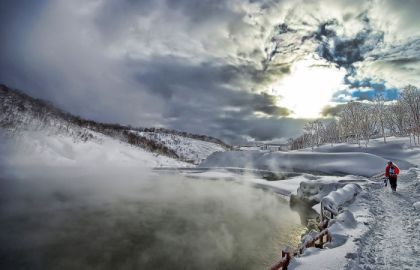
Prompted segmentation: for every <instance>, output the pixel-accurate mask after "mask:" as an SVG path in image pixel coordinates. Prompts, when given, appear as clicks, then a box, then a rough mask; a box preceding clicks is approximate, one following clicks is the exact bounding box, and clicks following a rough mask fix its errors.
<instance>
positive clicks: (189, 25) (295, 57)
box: [0, 0, 420, 142]
mask: <svg viewBox="0 0 420 270" xmlns="http://www.w3.org/2000/svg"><path fill="white" fill-rule="evenodd" d="M419 8H420V2H419V1H409V0H406V1H392V0H372V1H361V0H357V1H350V0H340V1H338V0H334V1H333V0H325V1H307V0H306V1H304V0H301V1H295V0H293V1H292V0H286V1H278V0H265V1H264V0H261V1H256V0H252V1H251V0H249V1H239V0H231V1H228V0H217V1H214V0H211V1H210V0H209V1H198V0H181V1H169V0H166V1H165V0H143V1H129V0H126V1H113V0H88V1H86V0H83V1H82V0H75V1H19V2H16V1H2V2H1V3H0V15H1V16H0V18H1V19H0V20H1V23H0V34H1V36H2V45H1V46H2V48H1V50H0V82H1V83H5V84H7V85H9V86H12V87H16V88H20V89H22V90H24V91H26V92H28V93H29V94H31V95H33V96H36V97H40V98H44V99H48V100H51V101H52V102H54V103H55V104H57V105H58V106H59V107H62V108H64V109H66V110H68V111H70V112H72V113H76V114H79V115H82V116H84V117H88V118H94V119H96V120H101V121H107V122H122V123H126V124H132V125H137V126H165V127H168V128H175V129H180V130H186V131H190V132H196V133H206V134H210V135H214V136H218V137H221V138H223V139H227V140H229V141H231V142H235V141H241V140H244V139H246V140H249V139H251V140H253V139H255V140H274V139H277V140H278V139H280V140H281V139H282V138H283V139H285V138H288V137H290V136H295V135H296V134H297V133H299V132H300V130H301V127H302V125H303V124H304V122H305V119H306V118H314V117H318V116H320V115H325V114H329V113H330V112H332V110H331V109H329V108H333V107H334V104H337V103H343V102H346V101H348V100H353V99H370V97H371V96H373V94H374V93H375V92H378V91H379V92H382V93H385V95H386V96H387V98H388V99H390V100H391V99H393V98H395V96H396V93H397V91H398V89H400V87H402V86H404V85H406V84H409V83H410V84H414V85H420V76H419V75H420V62H419V61H420V54H419V50H420V28H419V27H418V25H419V24H420V17H418V16H417V10H419ZM384 14H386V16H385V15H384Z"/></svg>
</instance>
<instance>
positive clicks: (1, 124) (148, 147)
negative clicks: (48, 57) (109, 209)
mask: <svg viewBox="0 0 420 270" xmlns="http://www.w3.org/2000/svg"><path fill="white" fill-rule="evenodd" d="M0 112H1V114H0V132H1V133H4V134H7V137H22V136H23V137H24V138H25V139H24V141H27V142H28V144H29V145H30V144H31V143H29V141H30V139H31V138H33V139H35V138H41V137H50V138H45V142H43V143H45V145H46V149H39V150H40V151H41V152H42V151H47V152H51V151H53V150H51V149H56V148H57V147H52V148H51V147H50V146H52V145H55V144H62V145H63V147H64V145H67V146H68V145H69V143H70V142H73V143H74V144H75V145H70V148H69V149H71V148H72V147H74V149H76V150H75V151H76V152H77V149H81V148H83V147H80V146H81V145H82V144H81V143H86V145H90V146H91V147H92V149H97V151H99V152H100V149H99V148H100V146H101V145H102V148H103V151H104V152H107V151H109V150H110V149H115V150H116V148H118V147H117V146H121V147H122V148H123V149H124V150H123V149H122V150H121V152H125V153H131V154H130V156H133V157H134V156H135V157H136V158H137V159H139V160H141V161H142V163H144V164H149V165H152V166H163V165H165V166H177V164H178V165H179V164H184V165H185V162H188V163H190V164H197V163H198V162H200V161H201V160H202V159H204V158H206V157H207V156H208V155H210V154H211V153H213V152H215V151H225V149H227V148H229V146H228V145H226V144H224V143H223V142H222V141H220V140H218V139H215V138H212V137H209V136H201V135H195V134H189V133H185V132H178V131H175V130H166V129H153V128H150V130H154V132H140V131H139V130H146V129H142V128H137V129H136V131H134V130H133V129H132V128H130V127H126V126H121V125H118V124H105V123H98V122H95V121H91V120H86V119H82V118H80V117H77V116H73V115H71V114H69V113H66V112H63V111H61V110H60V109H58V108H56V107H54V106H53V105H51V104H49V103H48V102H45V101H42V100H37V99H34V98H32V97H30V96H28V95H26V94H24V93H22V92H20V91H17V90H13V89H10V88H8V87H6V86H4V85H0ZM33 132H34V133H33ZM26 133H33V134H37V135H35V136H33V134H32V135H31V136H27V134H26ZM25 134H26V135H25ZM53 141H54V142H53ZM43 143H41V144H43ZM33 144H34V145H37V144H39V141H34V142H33ZM86 145H85V146H86ZM98 147H99V148H98ZM127 147H128V148H129V149H130V151H126V150H125V149H126V148H127ZM58 148H60V146H58ZM132 149H134V150H135V151H139V156H136V154H134V155H133V154H132V153H133V151H132ZM50 150H51V151H50ZM111 152H112V151H111ZM70 153H71V151H70ZM107 153H109V152H107ZM58 154H64V157H65V156H66V155H68V154H67V153H65V151H61V152H60V153H58ZM106 156H107V155H106V154H105V157H106ZM157 156H159V158H156V157H157ZM162 156H166V157H167V158H166V157H165V158H161V157H162ZM116 157H119V158H121V159H122V160H125V159H124V157H121V156H119V155H118V154H117V155H116ZM59 158H61V156H60V155H59ZM168 158H172V159H174V161H171V162H169V160H168ZM179 161H181V162H179Z"/></svg>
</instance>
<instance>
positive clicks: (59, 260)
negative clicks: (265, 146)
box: [0, 176, 304, 269]
mask: <svg viewBox="0 0 420 270" xmlns="http://www.w3.org/2000/svg"><path fill="white" fill-rule="evenodd" d="M103 177H105V176H101V179H97V181H96V180H95V181H93V183H92V179H90V178H89V179H77V180H76V179H70V178H66V179H65V181H58V182H60V184H56V182H57V181H52V180H48V179H47V180H45V179H36V181H34V179H30V181H29V180H28V179H26V180H25V179H23V180H22V179H20V180H17V179H13V180H10V179H9V180H8V181H6V180H2V182H1V187H0V188H1V189H2V190H7V192H4V194H2V195H5V196H2V198H1V199H0V200H1V201H0V203H1V204H0V224H1V231H0V240H1V243H2V245H1V247H0V257H1V260H0V268H1V269H265V268H266V267H267V266H268V265H270V264H271V263H272V262H273V261H274V260H276V259H277V258H278V256H279V254H280V251H281V249H282V248H283V246H284V245H291V246H297V244H298V243H299V240H300V235H301V233H302V231H303V230H304V227H303V226H301V225H300V219H299V215H298V214H297V213H295V212H293V211H291V209H290V208H289V205H288V202H287V201H283V200H281V199H279V198H278V197H277V196H275V195H273V194H271V193H268V192H265V191H262V190H259V189H255V188H252V187H250V186H247V185H243V184H238V183H235V182H225V181H197V180H191V179H183V178H180V177H171V178H170V179H169V178H168V179H166V178H165V179H160V178H156V176H155V178H153V179H149V178H147V179H142V180H141V181H138V182H136V181H134V183H133V181H130V182H128V181H127V180H121V177H120V178H119V179H118V178H115V179H118V181H117V180H115V179H112V185H111V184H108V183H110V182H109V181H107V180H104V179H102V178H103ZM114 177H115V176H114ZM87 182H88V183H89V184H86V183H87ZM116 182H117V183H118V185H116ZM63 183H65V184H63ZM99 187H100V188H99ZM116 187H117V188H116ZM121 187H127V188H126V189H124V188H121Z"/></svg>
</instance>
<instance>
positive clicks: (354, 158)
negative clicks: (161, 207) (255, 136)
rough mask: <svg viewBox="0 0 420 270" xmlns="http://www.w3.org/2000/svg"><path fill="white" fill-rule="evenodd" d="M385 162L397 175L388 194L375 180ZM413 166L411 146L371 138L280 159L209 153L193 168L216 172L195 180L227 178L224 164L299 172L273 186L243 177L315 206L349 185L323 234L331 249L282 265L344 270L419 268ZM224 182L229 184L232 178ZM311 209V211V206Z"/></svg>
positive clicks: (416, 155) (418, 196) (417, 176)
mask: <svg viewBox="0 0 420 270" xmlns="http://www.w3.org/2000/svg"><path fill="white" fill-rule="evenodd" d="M387 160H392V161H394V163H396V164H397V165H398V166H399V167H400V168H401V169H402V172H401V174H400V177H399V180H398V185H399V186H398V190H397V193H395V194H393V193H392V192H391V191H390V188H389V186H388V187H387V188H386V187H384V186H383V182H382V181H381V177H380V176H379V177H378V174H380V173H383V172H384V169H385V166H386V162H387ZM419 164H420V148H419V147H412V146H410V144H409V139H408V138H395V137H391V138H388V141H387V143H386V144H384V143H383V141H382V139H375V140H372V141H371V142H370V143H369V145H368V148H364V147H362V148H359V147H358V145H352V144H336V145H334V146H331V145H323V146H321V147H319V148H316V149H314V151H311V150H310V149H304V150H299V151H292V152H287V153H284V152H274V153H273V152H271V153H269V152H264V151H232V152H224V153H214V154H213V155H211V156H209V158H208V159H206V160H205V161H204V162H203V163H202V164H201V165H200V166H199V167H203V168H208V167H215V168H218V170H219V172H218V173H217V174H214V172H211V171H210V172H209V171H206V172H203V173H202V175H203V177H205V176H206V177H209V178H211V177H213V178H214V177H223V176H228V173H226V174H223V173H220V170H221V169H222V168H223V167H224V166H226V167H239V168H253V169H269V170H273V171H279V170H288V171H304V172H305V173H302V174H300V175H297V176H294V177H290V178H288V179H286V180H280V181H267V180H264V179H261V178H259V177H255V176H254V177H252V176H249V177H245V178H243V179H244V180H245V181H249V182H250V183H253V184H256V185H257V187H265V188H267V189H270V190H272V191H273V192H275V193H278V194H281V195H291V194H293V195H299V192H298V190H299V189H300V190H301V191H300V192H301V193H302V194H304V195H302V194H300V196H308V197H310V198H315V199H316V200H318V201H319V200H320V199H321V198H322V197H324V196H325V195H327V194H328V192H330V191H331V190H335V189H336V188H338V187H340V186H343V185H344V184H346V183H352V182H357V183H358V184H359V185H361V187H362V191H361V193H360V194H359V195H358V196H356V197H355V200H354V201H353V202H352V203H351V204H349V205H344V206H342V207H341V209H340V210H341V214H340V216H338V218H337V220H338V221H337V222H336V223H335V224H334V225H333V226H334V228H330V229H332V231H333V244H331V245H330V246H329V247H327V248H325V249H322V250H320V249H316V248H309V249H307V250H306V251H305V253H304V254H303V256H301V257H297V258H294V259H293V260H292V262H291V264H290V266H289V269H298V270H309V269H347V270H348V269H420V256H419V255H420V234H419V230H420V210H418V209H419V205H420V170H419V169H418V168H415V166H418V165H419ZM314 173H315V175H314ZM320 173H321V174H320ZM329 174H330V175H329ZM331 174H340V175H342V174H346V175H342V176H337V175H331ZM375 175H376V177H375ZM196 176H197V173H196ZM229 177H230V178H235V175H232V174H231V175H229ZM369 177H372V178H369ZM339 184H343V185H339ZM321 186H324V188H322V187H321ZM325 187H329V188H326V189H325ZM303 189H307V190H306V191H305V190H303ZM322 189H324V190H322ZM302 190H303V191H302ZM311 192H312V193H314V194H312V193H311ZM305 194H306V195H305ZM311 196H312V197H311ZM316 200H315V201H316ZM339 201H340V200H339ZM313 208H314V209H317V210H318V211H319V204H318V205H315V206H314V207H313Z"/></svg>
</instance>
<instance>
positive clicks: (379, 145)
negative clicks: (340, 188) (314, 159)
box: [314, 137, 420, 170]
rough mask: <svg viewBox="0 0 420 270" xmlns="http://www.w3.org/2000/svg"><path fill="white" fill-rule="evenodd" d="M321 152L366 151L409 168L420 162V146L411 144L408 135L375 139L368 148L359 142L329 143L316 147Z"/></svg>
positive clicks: (401, 166)
mask: <svg viewBox="0 0 420 270" xmlns="http://www.w3.org/2000/svg"><path fill="white" fill-rule="evenodd" d="M314 151H316V152H321V153H341V152H364V153H369V154H373V155H376V156H380V157H382V158H384V159H386V160H392V161H394V162H396V163H397V164H398V166H399V167H400V168H401V169H404V170H405V169H409V168H410V167H413V165H415V164H420V148H418V147H412V146H410V141H409V139H408V138H407V137H389V138H387V143H384V142H383V139H374V140H371V141H370V142H369V146H368V148H365V147H359V146H358V145H357V144H348V143H339V144H335V145H334V146H330V145H329V144H328V145H327V144H326V145H323V146H321V147H319V148H316V149H314Z"/></svg>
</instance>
